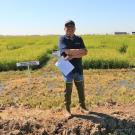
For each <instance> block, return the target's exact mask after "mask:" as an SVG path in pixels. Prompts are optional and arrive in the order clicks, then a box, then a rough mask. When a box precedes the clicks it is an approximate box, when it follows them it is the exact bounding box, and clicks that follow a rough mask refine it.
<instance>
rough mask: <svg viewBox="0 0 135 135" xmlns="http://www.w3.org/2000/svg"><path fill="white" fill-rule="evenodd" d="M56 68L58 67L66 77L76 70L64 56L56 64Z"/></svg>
mask: <svg viewBox="0 0 135 135" xmlns="http://www.w3.org/2000/svg"><path fill="white" fill-rule="evenodd" d="M55 66H56V67H58V68H59V70H60V71H61V72H62V73H63V74H64V75H65V76H67V75H68V74H69V73H70V72H71V71H72V70H73V69H74V66H73V65H72V64H71V63H70V62H69V61H68V60H65V59H64V57H63V56H62V57H60V59H59V60H58V61H57V62H56V63H55Z"/></svg>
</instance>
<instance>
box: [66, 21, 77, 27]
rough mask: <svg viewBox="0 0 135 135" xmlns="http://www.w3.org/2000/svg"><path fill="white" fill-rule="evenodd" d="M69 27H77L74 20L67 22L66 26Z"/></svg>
mask: <svg viewBox="0 0 135 135" xmlns="http://www.w3.org/2000/svg"><path fill="white" fill-rule="evenodd" d="M68 25H73V26H75V22H74V21H72V20H68V21H66V22H65V26H68Z"/></svg>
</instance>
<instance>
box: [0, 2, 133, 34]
mask: <svg viewBox="0 0 135 135" xmlns="http://www.w3.org/2000/svg"><path fill="white" fill-rule="evenodd" d="M67 20H74V21H75V23H76V33H77V34H93V33H94V34H105V33H108V34H109V33H113V32H115V31H124V32H125V31H126V32H132V31H135V0H0V34H3V35H46V34H64V23H65V22H66V21H67Z"/></svg>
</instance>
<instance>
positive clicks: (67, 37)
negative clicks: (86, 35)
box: [65, 34, 75, 40]
mask: <svg viewBox="0 0 135 135" xmlns="http://www.w3.org/2000/svg"><path fill="white" fill-rule="evenodd" d="M65 38H66V39H71V40H73V39H74V38H75V34H74V36H73V37H72V38H71V37H69V36H67V35H65Z"/></svg>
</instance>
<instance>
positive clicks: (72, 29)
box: [64, 25, 75, 36]
mask: <svg viewBox="0 0 135 135" xmlns="http://www.w3.org/2000/svg"><path fill="white" fill-rule="evenodd" d="M64 30H65V32H66V35H68V36H73V35H74V33H75V26H74V25H68V26H65V28H64Z"/></svg>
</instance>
